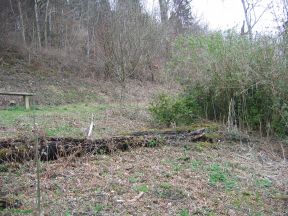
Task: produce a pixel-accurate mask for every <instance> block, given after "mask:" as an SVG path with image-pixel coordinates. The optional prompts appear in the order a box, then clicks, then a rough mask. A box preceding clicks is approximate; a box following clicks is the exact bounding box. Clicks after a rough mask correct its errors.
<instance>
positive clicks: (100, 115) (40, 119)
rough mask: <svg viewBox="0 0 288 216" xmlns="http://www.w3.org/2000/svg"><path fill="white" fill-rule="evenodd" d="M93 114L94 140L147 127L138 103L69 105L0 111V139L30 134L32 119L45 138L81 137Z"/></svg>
mask: <svg viewBox="0 0 288 216" xmlns="http://www.w3.org/2000/svg"><path fill="white" fill-rule="evenodd" d="M92 114H93V115H94V122H95V124H96V126H95V129H94V136H93V137H94V138H96V137H103V136H104V137H105V136H112V135H115V134H119V133H124V132H127V131H131V130H136V129H141V128H143V127H147V125H148V123H149V116H148V115H147V113H146V111H145V107H144V106H142V105H141V104H134V103H129V104H127V103H126V104H118V103H102V104H96V103H95V104H85V103H82V104H70V105H61V106H54V107H48V106H44V107H37V108H34V109H32V110H29V111H27V110H25V109H24V108H19V107H17V108H11V109H8V110H1V111H0V119H1V121H0V131H1V134H0V138H1V137H2V138H3V137H11V136H18V135H25V133H28V134H29V133H31V130H32V127H33V124H34V118H35V121H36V123H37V125H38V127H40V128H41V129H42V130H44V131H45V134H46V136H51V137H60V136H68V137H83V136H84V129H85V128H87V127H88V126H89V125H90V122H91V116H92Z"/></svg>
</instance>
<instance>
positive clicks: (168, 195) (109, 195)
mask: <svg viewBox="0 0 288 216" xmlns="http://www.w3.org/2000/svg"><path fill="white" fill-rule="evenodd" d="M199 145H201V146H202V148H199ZM203 146H205V145H204V144H202V143H198V144H195V143H179V145H173V146H172V145H171V146H162V147H159V148H140V149H135V150H131V151H130V152H116V153H114V154H113V155H96V156H87V157H85V158H65V159H64V158H63V159H61V160H58V161H54V162H47V163H42V164H41V191H42V207H43V211H44V212H45V213H46V215H183V216H185V215H279V216H280V215H285V214H287V213H288V209H287V200H286V203H285V200H282V199H276V198H277V197H279V196H280V195H283V194H285V192H286V193H287V190H288V188H287V185H288V184H287V183H288V182H287V179H288V169H287V168H288V167H287V163H283V162H282V160H281V159H280V158H274V159H273V160H272V159H270V158H269V157H268V156H267V157H266V159H265V160H262V159H261V160H259V157H260V156H259V155H263V152H262V153H261V152H258V151H256V150H255V148H252V147H251V146H249V145H239V144H233V143H222V144H219V145H218V146H217V147H216V148H215V146H214V147H213V148H208V147H207V148H206V147H204V148H203ZM236 149H237V151H236ZM7 166H8V167H9V172H4V173H1V184H2V186H1V188H2V192H3V193H5V194H7V196H14V198H16V199H19V200H21V201H22V203H23V206H22V208H21V209H19V210H14V211H12V210H5V211H6V212H7V213H9V212H10V213H11V212H13V214H16V213H17V212H18V213H19V212H22V213H25V212H26V213H27V212H28V213H29V211H27V210H31V211H30V213H31V212H32V210H33V208H34V207H35V196H36V191H35V187H36V186H35V182H36V180H35V178H36V175H35V168H34V165H33V164H32V162H28V163H25V164H8V165H7ZM25 210H26V211H25Z"/></svg>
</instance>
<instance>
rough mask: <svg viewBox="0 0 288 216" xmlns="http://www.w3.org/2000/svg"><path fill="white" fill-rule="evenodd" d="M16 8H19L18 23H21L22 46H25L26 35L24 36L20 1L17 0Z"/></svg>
mask: <svg viewBox="0 0 288 216" xmlns="http://www.w3.org/2000/svg"><path fill="white" fill-rule="evenodd" d="M18 10H19V16H20V24H21V32H22V40H23V44H24V47H25V48H26V45H27V44H26V36H25V26H24V20H23V14H22V8H21V1H20V0H18Z"/></svg>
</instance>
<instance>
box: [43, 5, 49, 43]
mask: <svg viewBox="0 0 288 216" xmlns="http://www.w3.org/2000/svg"><path fill="white" fill-rule="evenodd" d="M48 9H49V0H47V2H46V12H45V24H44V39H45V47H46V48H47V47H48V35H47V28H48V26H47V23H48Z"/></svg>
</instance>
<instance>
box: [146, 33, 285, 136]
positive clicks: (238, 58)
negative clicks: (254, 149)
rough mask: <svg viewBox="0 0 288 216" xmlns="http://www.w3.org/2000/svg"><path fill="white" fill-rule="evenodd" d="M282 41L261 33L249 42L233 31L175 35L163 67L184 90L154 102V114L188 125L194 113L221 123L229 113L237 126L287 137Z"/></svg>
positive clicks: (158, 117)
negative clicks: (174, 95)
mask: <svg viewBox="0 0 288 216" xmlns="http://www.w3.org/2000/svg"><path fill="white" fill-rule="evenodd" d="M282 44H283V41H281V40H279V38H272V37H266V36H265V37H264V36H262V37H258V38H256V39H255V40H254V41H249V39H248V38H246V37H243V36H240V35H237V34H236V33H235V32H233V31H230V32H229V31H228V32H224V33H221V32H216V33H215V32H214V33H209V34H207V35H197V36H194V35H190V36H181V37H179V38H177V39H176V41H175V43H174V46H173V55H172V59H171V61H170V62H169V63H168V65H167V71H168V73H169V76H172V77H174V78H175V79H176V80H178V81H179V82H180V83H181V84H182V85H183V86H184V87H185V90H184V93H183V94H182V95H181V96H179V97H177V98H174V99H173V98H170V97H167V96H165V97H163V96H161V97H159V98H158V102H155V101H154V104H153V106H152V109H151V111H152V113H154V117H156V119H158V120H160V121H162V122H166V123H167V122H169V121H170V122H171V121H175V122H176V123H177V121H178V122H182V123H191V122H192V121H193V120H194V119H195V115H196V116H197V115H199V117H205V118H207V119H210V120H220V121H222V122H223V121H227V120H228V116H231V115H233V118H234V119H233V123H234V124H237V126H239V127H241V128H244V127H245V128H248V129H251V130H261V131H262V132H267V134H268V133H270V132H275V133H276V134H278V135H281V136H283V135H288V107H287V104H286V101H288V86H287V85H285V82H286V83H287V81H288V74H287V72H286V71H287V64H286V63H285V62H287V60H285V58H286V56H285V53H284V54H283V52H282V51H281V50H282V46H283V45H282ZM191 113H192V114H194V115H193V117H192V116H191Z"/></svg>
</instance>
